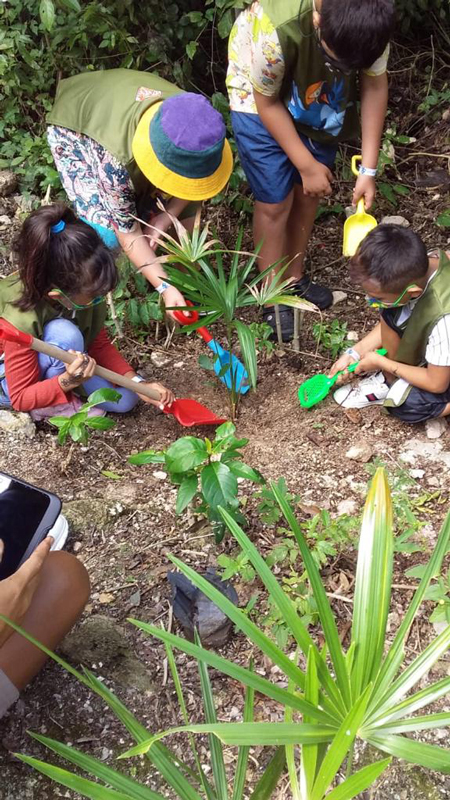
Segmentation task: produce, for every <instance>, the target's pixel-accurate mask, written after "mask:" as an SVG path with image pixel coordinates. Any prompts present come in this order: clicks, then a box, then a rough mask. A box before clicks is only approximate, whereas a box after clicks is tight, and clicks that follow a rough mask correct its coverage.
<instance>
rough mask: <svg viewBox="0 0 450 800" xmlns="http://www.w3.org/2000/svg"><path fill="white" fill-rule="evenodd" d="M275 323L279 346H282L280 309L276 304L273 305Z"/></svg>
mask: <svg viewBox="0 0 450 800" xmlns="http://www.w3.org/2000/svg"><path fill="white" fill-rule="evenodd" d="M275 324H276V327H277V339H278V344H279V345H280V347H282V346H283V334H282V332H281V318H280V309H279V308H278V306H275Z"/></svg>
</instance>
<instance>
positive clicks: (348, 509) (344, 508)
mask: <svg viewBox="0 0 450 800" xmlns="http://www.w3.org/2000/svg"><path fill="white" fill-rule="evenodd" d="M336 510H337V513H338V514H339V516H342V515H343V514H355V513H356V500H351V499H349V500H341V502H340V503H339V505H338V507H337V509H336Z"/></svg>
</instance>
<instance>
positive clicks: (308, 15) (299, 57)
mask: <svg viewBox="0 0 450 800" xmlns="http://www.w3.org/2000/svg"><path fill="white" fill-rule="evenodd" d="M261 5H262V7H263V9H264V11H265V13H266V14H267V16H268V17H269V19H270V20H271V22H272V24H273V25H274V26H275V28H276V31H277V34H278V38H279V40H280V45H281V49H282V51H283V56H284V60H285V75H284V80H283V84H282V87H281V93H280V96H281V99H282V100H283V102H284V103H285V105H286V106H287V107H288V109H289V111H290V113H291V116H292V117H293V119H294V123H295V126H296V128H297V130H298V131H299V132H300V133H303V134H304V135H305V136H308V137H310V138H311V139H315V140H317V141H319V142H325V143H327V142H328V143H332V142H334V143H336V142H340V141H342V140H344V139H351V138H354V137H356V136H358V134H359V130H360V127H359V118H358V113H357V108H356V99H357V92H356V72H352V73H351V74H350V75H344V74H343V73H342V72H339V71H333V70H330V69H329V68H328V67H327V66H326V65H325V62H324V57H323V55H322V53H321V52H320V50H319V47H318V42H317V36H316V33H315V30H314V26H313V19H312V15H313V5H312V0H283V2H280V0H261Z"/></svg>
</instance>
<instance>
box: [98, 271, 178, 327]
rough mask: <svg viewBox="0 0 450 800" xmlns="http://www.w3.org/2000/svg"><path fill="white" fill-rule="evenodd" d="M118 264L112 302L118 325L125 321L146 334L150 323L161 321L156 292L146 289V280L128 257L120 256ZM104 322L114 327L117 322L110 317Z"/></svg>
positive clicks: (161, 316)
mask: <svg viewBox="0 0 450 800" xmlns="http://www.w3.org/2000/svg"><path fill="white" fill-rule="evenodd" d="M118 266H119V276H120V277H119V283H118V284H117V286H116V288H115V289H114V292H113V303H114V309H115V313H116V316H117V320H118V322H119V325H120V326H123V324H124V323H127V324H129V325H130V326H131V328H132V329H133V331H134V332H135V333H136V334H137V335H141V334H142V335H143V336H148V329H149V327H150V325H151V323H152V322H161V321H162V319H163V316H164V315H163V312H162V309H161V307H160V304H159V295H158V292H149V291H148V281H147V280H146V279H145V278H144V277H143V275H141V274H140V272H136V269H135V268H134V267H133V265H132V264H131V261H129V259H128V258H125V257H124V258H121V259H120V264H118ZM106 324H107V325H108V326H109V327H114V326H115V325H116V324H117V323H116V321H115V320H114V319H112V318H111V317H110V318H109V319H108V320H107V323H106Z"/></svg>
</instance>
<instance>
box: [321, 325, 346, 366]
mask: <svg viewBox="0 0 450 800" xmlns="http://www.w3.org/2000/svg"><path fill="white" fill-rule="evenodd" d="M313 336H314V338H315V340H316V342H317V344H318V345H319V346H320V347H321V348H322V350H323V351H324V352H326V353H327V354H329V355H330V358H332V359H333V360H334V359H336V358H337V357H338V355H340V354H341V353H342V351H343V350H345V348H346V347H348V346H349V342H348V340H347V323H346V322H341V320H339V319H333V320H332V321H331V322H317V323H316V324H315V325H313Z"/></svg>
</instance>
